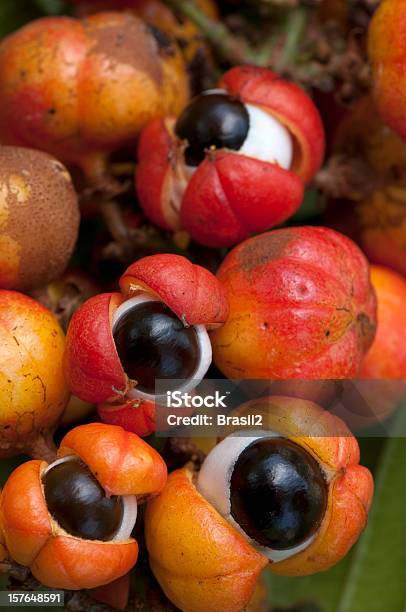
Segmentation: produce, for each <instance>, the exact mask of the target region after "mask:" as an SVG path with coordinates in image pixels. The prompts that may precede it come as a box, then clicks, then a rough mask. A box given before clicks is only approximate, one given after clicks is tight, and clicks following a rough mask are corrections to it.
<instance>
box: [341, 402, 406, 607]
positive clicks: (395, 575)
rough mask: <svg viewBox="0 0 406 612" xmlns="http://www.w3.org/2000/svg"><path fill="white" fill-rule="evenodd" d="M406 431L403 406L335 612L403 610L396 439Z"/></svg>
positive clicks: (403, 456) (405, 541)
mask: <svg viewBox="0 0 406 612" xmlns="http://www.w3.org/2000/svg"><path fill="white" fill-rule="evenodd" d="M405 427H406V409H404V408H403V409H400V410H399V412H398V414H397V416H396V419H395V421H394V423H393V428H392V437H391V438H389V439H388V440H387V442H386V444H385V448H384V450H383V455H382V457H381V461H380V464H379V467H378V470H377V474H376V490H375V498H374V502H373V505H372V509H371V513H370V516H369V522H368V527H367V529H366V531H365V533H364V535H363V537H362V539H361V541H360V543H359V545H358V548H357V550H356V552H355V555H354V557H353V560H352V563H351V567H350V571H349V574H348V577H347V581H346V585H345V588H344V590H343V593H342V596H341V599H340V602H339V606H338V609H337V612H360V610H367V611H368V612H382V611H383V610H385V612H386V611H388V612H403V611H404V610H405V605H406V580H405V568H406V530H405V508H406V490H405V471H404V470H405V465H406V438H404V437H401V436H402V435H403V434H404V431H405ZM397 435H398V437H396V436H397Z"/></svg>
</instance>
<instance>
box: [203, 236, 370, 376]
mask: <svg viewBox="0 0 406 612" xmlns="http://www.w3.org/2000/svg"><path fill="white" fill-rule="evenodd" d="M217 277H218V279H219V280H220V282H221V283H222V285H223V287H224V288H225V290H226V293H227V298H228V301H229V305H230V314H229V317H228V319H227V322H226V324H225V325H224V326H223V327H222V328H221V329H217V330H214V331H213V332H212V334H211V340H212V345H213V354H214V360H215V363H216V365H217V367H218V368H219V369H220V370H221V371H222V372H223V374H225V375H226V376H227V377H228V378H236V379H238V378H248V379H258V378H260V379H264V378H265V379H275V378H278V379H288V378H302V379H304V380H306V379H318V380H321V379H333V378H354V377H356V376H357V374H358V373H359V370H360V367H361V363H362V360H363V357H364V355H365V354H366V352H367V350H368V349H369V347H370V346H371V344H372V341H373V339H374V336H375V328H376V297H375V292H374V290H373V287H372V285H371V282H370V277H369V266H368V262H367V260H366V259H365V257H364V255H363V253H362V252H361V251H360V250H359V248H358V247H357V246H356V245H355V244H354V243H353V242H352V241H351V240H350V239H349V238H347V237H345V236H343V235H342V234H339V233H337V232H335V231H333V230H330V229H328V228H324V227H292V228H286V229H285V228H284V229H278V230H273V231H271V232H267V233H265V234H260V235H258V236H255V237H253V238H249V239H248V240H246V241H245V242H243V243H241V244H240V245H238V246H237V247H235V248H234V249H233V250H232V251H230V252H229V253H228V255H227V256H226V258H225V259H224V261H223V263H222V264H221V266H220V269H219V271H218V273H217Z"/></svg>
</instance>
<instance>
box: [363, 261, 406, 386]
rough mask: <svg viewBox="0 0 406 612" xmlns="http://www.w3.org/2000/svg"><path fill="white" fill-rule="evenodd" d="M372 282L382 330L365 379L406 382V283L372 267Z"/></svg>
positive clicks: (368, 358) (366, 364)
mask: <svg viewBox="0 0 406 612" xmlns="http://www.w3.org/2000/svg"><path fill="white" fill-rule="evenodd" d="M371 280H372V284H373V286H374V288H375V291H376V296H377V300H378V327H377V330H376V336H375V340H374V342H373V344H372V346H371V348H370V350H369V351H368V353H367V355H366V357H365V359H364V361H363V363H362V368H361V377H362V378H372V379H373V378H375V379H378V378H390V379H406V346H405V342H404V332H405V329H406V311H405V303H406V279H405V278H404V277H403V276H401V275H400V274H397V273H396V272H393V271H392V270H389V269H388V268H383V267H381V266H371Z"/></svg>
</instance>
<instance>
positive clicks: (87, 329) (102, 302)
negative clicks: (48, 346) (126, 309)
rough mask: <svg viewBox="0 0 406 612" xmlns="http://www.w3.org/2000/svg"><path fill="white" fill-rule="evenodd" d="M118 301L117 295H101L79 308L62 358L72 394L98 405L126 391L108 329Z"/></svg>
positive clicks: (123, 375) (68, 334)
mask: <svg viewBox="0 0 406 612" xmlns="http://www.w3.org/2000/svg"><path fill="white" fill-rule="evenodd" d="M121 301H122V298H121V296H120V294H118V293H102V294H100V295H97V296H95V297H92V298H90V299H89V300H88V301H87V302H85V303H84V304H83V306H81V308H79V309H78V310H77V311H76V312H75V314H74V316H73V317H72V320H71V322H70V325H69V329H68V333H67V337H66V350H65V355H64V366H65V376H66V380H67V382H68V385H69V388H70V390H71V391H72V393H73V394H75V395H77V396H78V397H80V398H81V399H83V400H85V401H88V402H93V403H100V402H104V401H107V400H111V399H114V398H116V397H118V396H119V395H122V394H123V393H125V391H126V390H127V386H128V380H127V376H126V375H125V373H124V370H123V367H122V365H121V362H120V359H119V357H118V354H117V350H116V346H115V344H114V339H113V335H112V330H111V317H112V313H113V311H114V309H115V308H117V307H118V306H119V304H120V302H121Z"/></svg>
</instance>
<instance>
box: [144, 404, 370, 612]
mask: <svg viewBox="0 0 406 612" xmlns="http://www.w3.org/2000/svg"><path fill="white" fill-rule="evenodd" d="M238 412H239V413H240V414H256V415H258V414H262V415H263V423H264V429H263V430H258V431H244V432H238V433H234V434H231V435H230V436H228V437H227V438H225V439H224V440H223V441H222V442H220V444H218V445H217V446H216V447H214V449H213V450H212V451H211V452H210V453H209V454H208V456H207V457H206V459H205V461H204V463H203V465H202V468H201V470H200V471H199V472H193V471H191V470H190V469H188V468H187V467H186V468H183V469H180V470H177V471H175V472H173V473H172V474H170V476H169V478H168V481H167V484H166V486H165V488H164V490H163V491H162V493H161V494H160V495H159V496H158V497H156V498H155V499H154V500H152V501H151V502H150V503H149V504H148V506H147V512H146V518H145V530H146V531H145V533H146V542H147V548H148V551H149V555H150V564H151V567H152V570H153V572H154V574H155V576H156V578H157V579H158V581H159V583H160V585H161V587H162V588H163V590H164V591H165V593H166V595H167V596H168V597H169V599H170V600H171V601H172V602H173V603H174V604H175V605H176V606H177V607H179V608H180V609H182V610H188V611H190V612H203V611H205V610H213V612H217V611H218V612H223V611H229V612H238V611H241V610H244V609H246V606H247V604H248V602H249V601H250V599H251V597H252V594H253V591H254V589H255V586H256V584H257V581H258V578H259V575H260V573H261V571H262V570H263V569H264V568H265V567H267V566H268V564H270V569H271V571H274V572H275V573H277V574H281V575H288V576H301V575H302V576H303V575H309V574H313V573H315V572H319V571H323V570H326V569H327V568H329V567H331V566H332V565H334V564H335V563H337V562H338V561H339V560H340V559H342V558H343V557H344V556H345V554H346V553H347V552H348V550H349V549H350V548H351V546H352V545H353V544H354V543H355V542H356V540H357V539H358V537H359V535H360V533H361V531H362V530H363V528H364V527H365V525H366V521H367V516H368V511H369V507H370V504H371V499H372V495H373V480H372V476H371V474H370V472H369V471H368V470H367V469H366V468H364V467H362V466H360V465H359V460H360V455H359V447H358V443H357V441H356V439H355V438H354V437H353V436H352V434H351V433H350V431H349V430H348V429H347V427H346V425H345V424H344V423H343V422H342V421H341V420H340V419H338V418H337V417H335V416H333V415H332V414H329V413H328V412H326V411H323V409H321V408H320V407H319V406H317V405H316V404H314V403H312V402H310V401H306V400H300V399H296V398H289V397H282V396H280V397H277V396H275V397H272V398H261V399H259V400H254V401H251V402H248V403H247V404H245V405H243V406H240V408H239V409H238Z"/></svg>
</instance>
